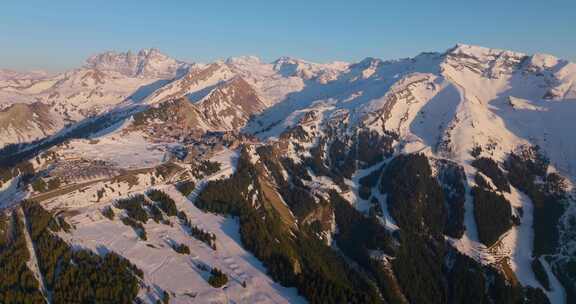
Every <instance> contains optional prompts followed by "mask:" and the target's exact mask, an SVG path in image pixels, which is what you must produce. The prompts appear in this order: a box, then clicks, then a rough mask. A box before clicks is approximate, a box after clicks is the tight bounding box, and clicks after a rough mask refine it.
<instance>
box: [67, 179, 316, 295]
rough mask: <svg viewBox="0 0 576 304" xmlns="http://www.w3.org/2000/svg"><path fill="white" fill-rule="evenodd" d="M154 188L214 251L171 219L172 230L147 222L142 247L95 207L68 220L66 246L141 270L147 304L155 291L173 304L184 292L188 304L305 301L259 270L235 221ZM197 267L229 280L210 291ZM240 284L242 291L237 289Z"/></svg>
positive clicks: (169, 190) (130, 232)
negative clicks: (181, 247)
mask: <svg viewBox="0 0 576 304" xmlns="http://www.w3.org/2000/svg"><path fill="white" fill-rule="evenodd" d="M160 189H162V190H164V191H166V192H167V193H168V194H169V195H170V197H172V198H173V199H174V200H175V201H176V205H177V208H178V209H179V210H184V212H185V213H186V214H187V215H188V218H189V219H190V220H191V222H192V224H193V225H196V226H198V227H200V228H202V229H205V230H207V231H209V232H211V233H214V234H215V235H216V240H217V241H216V244H217V250H216V251H214V250H212V249H211V248H210V247H208V246H207V245H205V244H204V243H202V242H200V241H198V240H196V239H194V238H192V237H190V236H188V235H187V234H186V232H185V231H184V229H183V228H182V227H180V225H179V224H178V221H177V219H176V218H175V217H173V218H171V219H170V220H171V222H172V223H173V225H172V226H168V225H163V224H156V223H154V222H152V221H149V222H148V223H147V224H146V225H145V227H146V232H147V236H148V241H146V242H144V241H141V240H138V238H137V236H136V235H135V234H134V232H133V230H132V229H131V228H130V227H128V226H125V225H123V224H122V223H121V222H120V221H119V220H118V219H115V220H114V221H110V220H108V219H106V218H103V217H102V216H101V214H100V213H99V211H98V208H97V207H88V209H86V210H83V211H82V213H80V214H78V215H76V216H74V217H72V218H71V219H70V222H71V223H72V224H74V226H75V227H76V230H74V231H73V232H72V235H71V236H70V238H69V241H70V242H71V243H73V244H75V245H76V246H80V247H85V248H90V249H92V250H96V251H102V250H113V251H115V252H117V253H119V254H121V255H122V256H124V257H126V258H128V259H130V261H132V262H133V263H134V264H136V266H138V267H139V268H140V269H142V270H143V271H144V282H145V283H146V284H147V285H148V286H151V287H153V288H152V289H151V290H150V291H149V292H147V291H146V289H142V290H141V291H140V295H141V296H143V297H145V298H147V299H148V303H154V300H155V299H157V298H158V294H157V293H155V289H156V288H161V289H162V290H166V291H168V292H170V293H173V296H171V299H172V300H173V303H189V301H190V297H189V296H187V295H185V294H186V293H191V294H192V293H193V294H196V297H195V299H194V301H195V302H198V303H208V302H214V301H216V302H228V301H234V302H238V303H304V302H305V301H304V299H302V298H301V297H300V296H298V295H297V292H296V290H295V289H294V288H286V287H282V286H281V285H279V284H278V283H275V282H273V281H272V279H270V278H269V277H268V276H267V275H266V270H265V269H264V267H263V265H262V264H261V263H260V262H259V261H258V260H257V259H256V258H255V257H254V256H252V255H251V254H250V253H248V252H246V251H245V250H244V249H243V248H242V245H241V242H240V235H239V224H238V221H237V219H234V218H225V217H222V216H218V215H214V214H211V213H204V212H202V211H201V210H199V209H197V208H196V207H195V206H194V204H192V203H191V202H190V201H189V200H188V199H186V198H185V197H183V196H182V195H181V194H180V193H179V192H178V191H177V190H176V189H175V188H174V187H172V186H163V187H160ZM172 242H177V243H184V244H186V245H187V246H189V247H190V250H191V252H192V253H191V255H189V256H187V255H181V254H178V253H176V252H174V251H173V250H172V249H171V248H170V246H169V244H170V243H172ZM147 244H150V245H152V246H154V247H149V246H147ZM104 248H106V249H104ZM199 264H204V265H209V267H218V268H219V269H221V270H222V271H224V272H225V273H226V274H227V275H228V277H229V279H230V281H229V283H228V284H227V287H225V288H221V289H216V288H213V287H211V286H210V285H209V284H208V283H207V281H206V280H207V278H208V273H206V272H205V271H202V270H201V269H199V268H198V265H199ZM244 281H245V282H246V285H247V287H246V288H243V287H242V285H241V284H242V282H244Z"/></svg>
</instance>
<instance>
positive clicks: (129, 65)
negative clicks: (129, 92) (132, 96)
mask: <svg viewBox="0 0 576 304" xmlns="http://www.w3.org/2000/svg"><path fill="white" fill-rule="evenodd" d="M86 67H89V68H93V69H97V70H102V71H116V72H119V73H121V74H123V75H126V76H129V77H140V78H171V77H175V76H176V75H177V74H178V73H181V72H182V71H183V70H185V69H186V68H187V64H186V63H184V62H181V61H178V60H175V59H173V58H170V57H168V56H166V55H164V54H162V53H160V51H159V50H157V49H143V50H140V51H139V52H138V53H137V54H134V53H132V52H131V51H128V52H125V53H116V52H105V53H102V54H98V55H94V56H92V57H90V58H88V60H87V61H86Z"/></svg>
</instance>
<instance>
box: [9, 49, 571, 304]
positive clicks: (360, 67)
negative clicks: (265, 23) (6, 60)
mask: <svg viewBox="0 0 576 304" xmlns="http://www.w3.org/2000/svg"><path fill="white" fill-rule="evenodd" d="M575 118H576V64H574V63H571V62H568V61H566V60H562V59H558V58H555V57H553V56H550V55H544V54H535V55H526V54H522V53H517V52H512V51H505V50H497V49H488V48H483V47H478V46H471V45H463V44H459V45H456V46H454V47H452V48H450V49H449V50H447V51H445V52H438V53H422V54H420V55H418V56H416V57H414V58H406V59H399V60H391V61H383V60H380V59H377V58H366V59H364V60H362V61H360V62H357V63H346V62H333V63H325V64H317V63H312V62H307V61H304V60H300V59H295V58H289V57H282V58H279V59H278V60H276V61H273V62H271V63H266V62H262V61H261V60H260V59H258V58H256V57H235V58H229V59H227V60H224V61H216V62H213V63H207V64H205V63H192V62H184V61H180V60H176V59H173V58H170V57H168V56H166V55H164V54H162V53H161V52H160V51H158V50H156V49H145V50H141V51H139V52H138V53H132V52H127V53H116V52H107V53H103V54H99V55H95V56H92V57H90V58H89V59H87V60H86V63H85V65H84V66H82V67H80V68H77V69H73V70H69V71H66V72H63V73H59V74H50V73H46V72H42V71H34V72H16V71H10V70H0V266H1V271H0V303H5V304H8V303H402V304H403V303H432V304H433V303H486V304H488V303H495V304H499V303H511V304H512V303H513V304H529V303H530V304H532V303H559V304H560V303H576V203H575V199H576V195H575V194H576V192H575V191H574V190H573V183H574V182H575V181H576V124H575V122H574V119H575Z"/></svg>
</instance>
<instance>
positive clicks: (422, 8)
mask: <svg viewBox="0 0 576 304" xmlns="http://www.w3.org/2000/svg"><path fill="white" fill-rule="evenodd" d="M457 42H462V43H467V44H477V45H482V46H486V47H492V48H502V49H511V50H516V51H521V52H526V53H535V52H544V53H550V54H553V55H556V56H558V57H561V58H566V59H570V60H572V61H576V0H572V1H568V0H545V1H544V0H539V1H535V0H525V1H512V0H499V1H493V0H484V1H474V2H472V1H448V0H433V1H431V0H428V1H416V0H412V1H388V0H379V1H367V0H366V1H363V0H356V1H351V0H349V1H337V0H332V1H324V0H306V1H300V0H285V1H277V0H268V1H250V0H243V1H242V0H230V1H224V0H220V1H218V0H205V1H193V0H189V1H176V0H174V1H167V0H165V1H161V0H156V1H147V0H140V1H131V0H116V1H108V0H100V1H84V0H53V1H47V0H19V1H12V0H3V1H2V3H0V68H12V69H20V70H25V69H37V68H41V69H48V70H52V71H60V70H64V69H68V68H72V67H77V66H79V65H81V64H83V62H84V60H85V59H86V58H87V57H88V56H90V55H93V54H95V53H99V52H102V51H106V50H115V51H126V50H133V51H136V50H139V49H141V48H149V47H156V48H159V49H160V50H161V51H162V52H164V53H166V54H168V55H170V56H172V57H175V58H177V59H181V60H186V61H197V62H208V61H211V60H214V59H221V58H226V57H230V56H239V55H256V56H259V57H261V58H262V59H263V60H266V61H272V60H274V59H276V58H277V57H280V56H284V55H286V56H292V57H298V58H302V59H306V60H310V61H317V62H327V61H333V60H344V61H357V60H361V59H362V58H364V57H368V56H371V57H379V58H383V59H393V58H400V57H409V56H414V55H416V54H418V53H420V52H422V51H444V50H446V49H448V48H450V47H452V46H453V45H454V44H456V43H457Z"/></svg>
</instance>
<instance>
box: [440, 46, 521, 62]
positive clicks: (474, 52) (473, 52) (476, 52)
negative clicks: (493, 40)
mask: <svg viewBox="0 0 576 304" xmlns="http://www.w3.org/2000/svg"><path fill="white" fill-rule="evenodd" d="M446 54H447V55H467V56H468V57H475V58H486V57H494V56H505V57H517V58H519V57H525V56H526V54H524V53H520V52H514V51H510V50H502V49H493V48H487V47H483V46H478V45H471V44H464V43H457V44H456V45H455V46H454V47H452V48H451V49H449V50H448V51H447V52H446Z"/></svg>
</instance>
